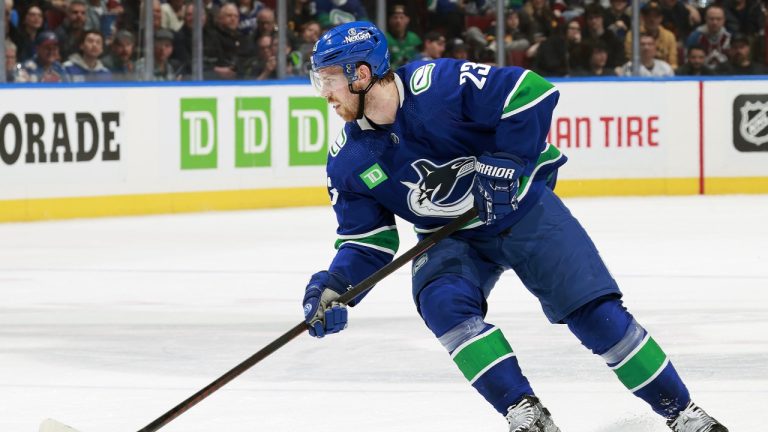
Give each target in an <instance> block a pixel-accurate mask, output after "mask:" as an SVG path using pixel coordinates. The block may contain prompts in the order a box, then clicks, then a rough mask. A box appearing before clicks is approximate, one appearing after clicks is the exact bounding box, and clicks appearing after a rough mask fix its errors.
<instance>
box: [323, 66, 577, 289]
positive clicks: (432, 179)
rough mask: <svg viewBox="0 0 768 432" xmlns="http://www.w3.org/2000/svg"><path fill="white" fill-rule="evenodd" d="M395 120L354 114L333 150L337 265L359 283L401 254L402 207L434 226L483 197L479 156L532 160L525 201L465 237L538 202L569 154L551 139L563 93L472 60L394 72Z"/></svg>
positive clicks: (506, 222) (474, 225)
mask: <svg viewBox="0 0 768 432" xmlns="http://www.w3.org/2000/svg"><path fill="white" fill-rule="evenodd" d="M395 84H396V86H397V90H398V92H399V95H400V107H399V109H398V111H397V115H396V119H395V122H394V123H393V124H390V125H384V126H381V125H374V124H372V123H371V122H370V121H368V120H367V119H366V118H363V119H360V120H357V121H355V122H348V123H347V124H346V125H345V126H344V128H343V129H342V131H341V133H340V134H339V136H338V137H337V138H336V140H335V142H334V143H332V144H331V146H330V148H329V155H328V163H327V174H328V192H329V194H330V197H331V203H332V204H333V209H334V211H335V212H336V217H337V220H338V230H337V234H338V240H337V241H336V248H337V249H338V251H337V253H336V256H335V258H334V260H333V262H332V263H331V266H330V268H329V270H330V271H333V272H338V273H341V274H342V275H344V276H346V278H347V279H348V280H349V282H351V283H352V284H357V283H358V282H360V281H361V280H363V279H365V278H366V277H368V276H369V275H370V274H372V273H373V272H375V271H376V270H378V269H379V268H381V267H382V266H383V265H385V264H387V263H388V262H390V261H391V260H392V258H393V257H394V255H395V253H396V251H397V248H398V244H399V237H398V233H397V228H396V225H395V215H397V216H399V217H401V218H402V219H405V220H407V221H409V222H411V223H413V224H414V226H415V228H416V231H417V233H420V234H426V233H429V232H432V231H436V230H437V229H439V228H440V227H441V226H443V225H445V224H447V223H448V221H450V219H451V218H455V217H457V216H459V215H460V214H462V213H464V212H466V211H467V210H469V209H470V208H472V206H473V205H474V200H473V196H472V193H471V187H472V182H473V179H474V172H475V171H474V165H475V162H476V158H477V157H478V156H480V155H482V154H483V153H484V152H490V153H496V152H505V153H510V154H513V155H515V156H517V157H519V158H520V159H522V160H523V161H524V162H525V163H526V166H525V170H524V173H523V177H522V178H521V184H520V189H519V193H518V198H519V208H518V210H517V211H515V212H513V213H512V214H511V215H509V216H508V217H506V218H505V219H502V220H500V221H497V222H496V223H495V224H493V225H490V226H486V225H484V224H482V223H481V222H480V221H479V220H477V219H476V220H475V221H473V222H471V223H470V224H469V225H467V226H466V227H465V228H464V230H463V231H462V232H461V233H460V234H459V235H462V236H488V235H495V234H498V233H499V232H501V231H503V230H505V229H507V228H509V227H510V226H512V225H513V224H514V223H515V222H516V221H517V220H519V219H520V217H522V216H523V215H524V214H525V213H526V212H527V211H528V210H529V209H530V208H531V206H533V205H534V204H535V203H536V201H537V197H538V196H539V194H540V193H541V190H542V188H544V187H547V185H546V183H547V180H548V178H550V177H551V176H552V175H554V174H555V172H556V170H557V168H558V167H559V166H561V165H562V164H564V163H565V161H566V157H565V156H564V155H562V154H561V153H560V151H559V150H558V149H557V148H556V147H554V146H551V145H549V144H548V143H547V142H546V136H547V133H548V132H549V127H550V123H551V119H552V111H553V110H554V108H555V105H556V104H557V100H558V97H559V94H558V92H557V90H556V89H555V87H554V86H553V85H552V84H551V83H549V82H548V81H546V80H544V79H543V78H541V77H540V76H539V75H537V74H536V73H534V72H531V71H529V70H525V69H521V68H518V67H504V68H496V67H491V66H488V65H484V64H478V63H472V62H467V61H463V60H453V59H438V60H432V61H428V62H414V63H410V64H407V65H405V66H403V67H401V68H400V69H399V70H397V72H396V73H395Z"/></svg>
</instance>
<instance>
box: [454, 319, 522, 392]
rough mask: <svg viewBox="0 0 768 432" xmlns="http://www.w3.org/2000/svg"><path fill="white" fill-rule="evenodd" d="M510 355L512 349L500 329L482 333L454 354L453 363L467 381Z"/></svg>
mask: <svg viewBox="0 0 768 432" xmlns="http://www.w3.org/2000/svg"><path fill="white" fill-rule="evenodd" d="M511 353H512V347H511V346H510V345H509V342H507V339H506V338H504V335H503V334H502V333H501V330H500V329H494V330H491V331H490V332H486V333H483V334H482V335H480V336H478V337H477V338H476V339H475V340H474V341H473V342H471V343H470V344H468V345H465V346H464V347H463V348H461V350H460V351H458V352H456V353H454V355H453V361H454V362H456V365H458V366H459V369H460V370H461V373H462V374H464V377H465V378H467V380H469V381H473V380H474V379H475V377H477V375H478V374H479V373H480V372H481V371H482V370H483V369H485V368H486V367H488V366H489V365H490V364H492V363H493V362H495V361H496V360H498V359H499V358H501V357H503V356H505V355H507V354H511Z"/></svg>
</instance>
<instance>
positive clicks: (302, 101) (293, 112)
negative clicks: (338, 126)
mask: <svg viewBox="0 0 768 432" xmlns="http://www.w3.org/2000/svg"><path fill="white" fill-rule="evenodd" d="M288 114H289V122H288V135H289V143H290V152H289V155H288V163H289V165H291V166H297V165H325V161H326V157H327V152H328V104H327V103H326V102H325V99H323V98H318V97H291V98H288Z"/></svg>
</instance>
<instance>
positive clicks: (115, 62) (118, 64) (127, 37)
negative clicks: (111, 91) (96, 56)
mask: <svg viewBox="0 0 768 432" xmlns="http://www.w3.org/2000/svg"><path fill="white" fill-rule="evenodd" d="M135 49H136V40H135V38H134V37H133V34H132V33H131V32H129V31H128V30H120V31H118V32H117V33H115V38H114V39H113V40H112V45H110V53H109V54H107V55H106V56H104V58H102V59H101V62H102V63H103V64H104V67H106V68H107V69H109V70H110V71H111V72H112V79H114V80H118V81H133V80H135V79H136V63H135V62H134V60H133V54H134V50H135Z"/></svg>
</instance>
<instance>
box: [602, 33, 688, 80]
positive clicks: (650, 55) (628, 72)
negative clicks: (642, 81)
mask: <svg viewBox="0 0 768 432" xmlns="http://www.w3.org/2000/svg"><path fill="white" fill-rule="evenodd" d="M657 46H658V44H657V42H656V39H655V38H654V37H653V35H650V34H648V33H641V34H640V68H639V74H640V75H639V76H641V77H671V76H674V75H675V71H674V70H673V69H672V66H671V65H670V64H669V63H667V62H665V61H664V60H659V58H658V55H657V53H656V47H657ZM616 74H617V75H619V76H632V62H631V61H629V62H627V63H626V64H624V66H621V67H620V68H618V70H617V71H616Z"/></svg>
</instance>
